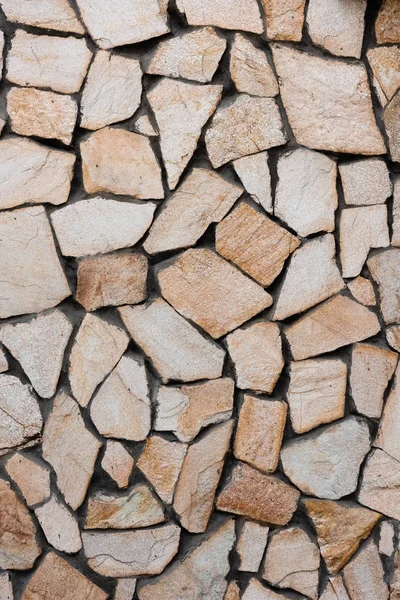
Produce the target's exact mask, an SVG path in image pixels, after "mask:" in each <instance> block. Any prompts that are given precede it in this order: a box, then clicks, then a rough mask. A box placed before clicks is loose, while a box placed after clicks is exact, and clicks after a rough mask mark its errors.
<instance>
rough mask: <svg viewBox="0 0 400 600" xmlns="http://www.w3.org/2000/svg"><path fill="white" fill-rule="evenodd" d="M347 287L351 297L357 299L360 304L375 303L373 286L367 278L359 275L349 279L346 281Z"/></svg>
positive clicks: (373, 304)
mask: <svg viewBox="0 0 400 600" xmlns="http://www.w3.org/2000/svg"><path fill="white" fill-rule="evenodd" d="M347 287H348V288H349V290H350V292H351V294H352V296H353V298H355V299H356V300H358V302H360V304H363V305H364V306H375V305H376V298H375V290H374V286H373V285H372V282H371V281H370V280H369V279H366V278H365V277H361V275H359V276H358V277H356V278H355V279H353V280H352V281H349V282H348V283H347Z"/></svg>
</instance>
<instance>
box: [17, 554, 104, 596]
mask: <svg viewBox="0 0 400 600" xmlns="http://www.w3.org/2000/svg"><path fill="white" fill-rule="evenodd" d="M56 598H63V600H76V599H77V598H87V599H88V600H89V599H90V600H107V598H108V594H106V592H103V590H101V589H100V588H99V587H97V585H95V584H94V583H93V582H92V581H90V579H87V577H85V576H84V575H82V573H80V572H79V571H78V570H77V569H74V568H73V567H72V566H71V565H70V564H69V563H68V562H67V561H66V560H64V559H63V558H61V557H60V556H58V555H57V554H55V553H54V552H49V553H48V554H46V556H45V558H44V560H43V561H42V562H41V564H40V565H39V568H38V569H37V570H36V571H35V572H34V574H33V575H32V577H31V579H30V580H29V581H28V584H27V586H26V588H25V591H24V592H23V594H22V597H21V600H55V599H56Z"/></svg>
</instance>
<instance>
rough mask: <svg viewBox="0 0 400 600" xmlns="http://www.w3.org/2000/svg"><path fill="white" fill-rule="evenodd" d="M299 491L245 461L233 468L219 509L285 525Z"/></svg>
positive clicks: (223, 491)
mask: <svg viewBox="0 0 400 600" xmlns="http://www.w3.org/2000/svg"><path fill="white" fill-rule="evenodd" d="M299 496H300V493H299V492H298V491H297V490H296V488H294V487H292V486H291V485H289V484H287V483H285V482H284V481H282V480H281V479H279V478H278V477H274V476H273V475H264V474H262V473H260V472H259V471H257V470H256V469H253V468H252V467H250V466H249V465H247V464H246V463H238V464H236V465H235V466H234V467H233V470H232V473H231V475H230V478H229V479H228V480H227V481H226V483H225V485H224V487H223V488H222V491H221V492H220V494H219V496H218V499H217V505H216V506H217V509H218V510H222V511H227V512H232V513H235V514H237V515H244V516H245V517H248V518H249V519H254V520H257V521H261V522H264V523H272V524H273V525H286V523H288V522H289V521H290V519H291V518H292V515H293V513H294V511H295V510H296V507H297V502H298V499H299Z"/></svg>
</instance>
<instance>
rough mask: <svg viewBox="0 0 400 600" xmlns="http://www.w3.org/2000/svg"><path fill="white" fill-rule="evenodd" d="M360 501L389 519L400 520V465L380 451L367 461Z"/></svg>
mask: <svg viewBox="0 0 400 600" xmlns="http://www.w3.org/2000/svg"><path fill="white" fill-rule="evenodd" d="M358 501H359V502H360V503H361V504H364V505H365V506H368V508H371V509H372V510H377V511H379V512H381V513H383V514H384V515H386V516H387V517H392V518H393V519H398V520H399V519H400V509H399V506H400V463H399V462H398V461H397V460H395V459H394V458H392V457H391V456H389V454H386V452H383V451H382V450H380V449H376V450H373V451H372V452H371V453H370V454H369V456H368V459H367V462H366V464H365V467H364V472H363V476H362V480H361V486H360V491H359V494H358Z"/></svg>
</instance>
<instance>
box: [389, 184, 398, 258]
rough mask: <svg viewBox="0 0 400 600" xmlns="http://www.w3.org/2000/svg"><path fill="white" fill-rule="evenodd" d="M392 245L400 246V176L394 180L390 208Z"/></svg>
mask: <svg viewBox="0 0 400 600" xmlns="http://www.w3.org/2000/svg"><path fill="white" fill-rule="evenodd" d="M392 216H393V223H392V240H391V243H392V246H400V177H396V178H395V180H394V189H393V208H392Z"/></svg>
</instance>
